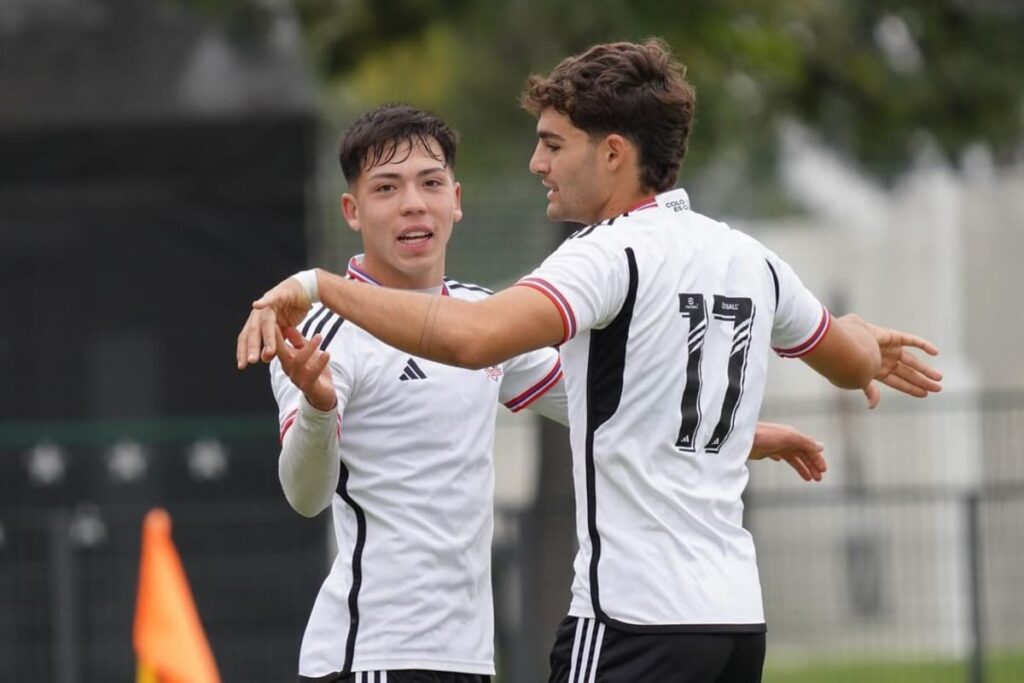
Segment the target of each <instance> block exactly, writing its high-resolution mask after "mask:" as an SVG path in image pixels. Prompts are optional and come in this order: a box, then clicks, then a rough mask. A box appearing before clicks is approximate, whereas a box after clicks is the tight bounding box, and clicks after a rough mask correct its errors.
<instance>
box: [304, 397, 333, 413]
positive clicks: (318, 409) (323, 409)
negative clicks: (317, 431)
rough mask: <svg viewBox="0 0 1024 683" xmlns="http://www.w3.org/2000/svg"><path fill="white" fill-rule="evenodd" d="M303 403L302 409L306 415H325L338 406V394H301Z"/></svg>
mask: <svg viewBox="0 0 1024 683" xmlns="http://www.w3.org/2000/svg"><path fill="white" fill-rule="evenodd" d="M302 398H303V405H302V408H304V410H303V411H302V412H303V413H305V414H306V415H314V416H316V417H326V416H328V415H330V414H331V413H333V412H334V409H335V408H337V407H338V396H337V395H336V394H334V393H333V392H332V393H331V394H330V396H326V395H325V396H316V395H313V396H310V395H309V394H305V393H304V394H302Z"/></svg>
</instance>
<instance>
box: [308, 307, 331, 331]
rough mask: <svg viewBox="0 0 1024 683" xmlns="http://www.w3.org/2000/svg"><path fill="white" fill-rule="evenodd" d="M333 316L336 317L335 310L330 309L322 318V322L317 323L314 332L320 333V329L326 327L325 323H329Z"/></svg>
mask: <svg viewBox="0 0 1024 683" xmlns="http://www.w3.org/2000/svg"><path fill="white" fill-rule="evenodd" d="M333 317H334V311H330V312H329V313H328V314H327V315H325V316H324V317H323V318H321V319H320V322H318V323H317V324H316V327H315V328H314V329H313V334H320V331H321V330H323V329H324V325H326V324H327V321H328V320H330V319H331V318H333Z"/></svg>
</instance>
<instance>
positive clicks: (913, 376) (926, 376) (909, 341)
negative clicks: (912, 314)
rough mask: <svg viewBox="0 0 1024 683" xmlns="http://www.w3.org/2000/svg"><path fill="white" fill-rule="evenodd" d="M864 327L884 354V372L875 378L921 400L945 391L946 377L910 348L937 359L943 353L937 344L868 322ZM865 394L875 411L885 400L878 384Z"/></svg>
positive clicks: (865, 388) (869, 406)
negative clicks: (940, 352) (942, 381)
mask: <svg viewBox="0 0 1024 683" xmlns="http://www.w3.org/2000/svg"><path fill="white" fill-rule="evenodd" d="M864 324H865V326H867V328H868V330H870V331H871V333H872V334H873V335H874V336H875V340H876V341H877V342H878V349H879V351H881V354H882V368H881V370H879V372H878V374H877V375H875V379H876V380H878V381H879V382H881V383H882V384H885V385H888V386H890V387H892V388H893V389H895V390H896V391H900V392H903V393H904V394H909V395H910V396H914V397H917V398H925V397H926V396H928V394H929V393H936V392H939V391H942V385H941V384H939V382H940V381H941V380H942V373H941V372H939V371H938V370H936V369H935V368H933V367H932V366H930V365H929V364H928V363H925V362H924V361H923V360H921V359H920V358H918V357H917V356H915V355H914V354H912V353H911V352H910V351H909V350H908V349H907V348H906V347H914V348H918V349H921V350H922V351H924V352H925V353H927V354H928V355H929V356H937V355H938V354H939V350H938V349H937V348H936V347H935V345H934V344H932V343H931V342H929V341H928V340H926V339H922V338H921V337H918V336H916V335H913V334H907V333H906V332H900V331H899V330H894V329H891V328H888V327H879V326H878V325H872V324H871V323H867V322H865V323H864ZM863 391H864V395H865V396H866V397H867V399H868V408H874V407H875V406H877V405H878V403H879V401H881V399H882V395H881V392H880V391H879V389H878V386H877V385H876V384H875V383H874V382H869V383H868V385H867V386H866V387H864V389H863Z"/></svg>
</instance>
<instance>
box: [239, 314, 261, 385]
mask: <svg viewBox="0 0 1024 683" xmlns="http://www.w3.org/2000/svg"><path fill="white" fill-rule="evenodd" d="M260 346H261V341H260V313H259V312H258V311H250V312H249V317H248V318H247V319H246V321H245V325H243V326H242V331H241V332H240V333H239V334H238V343H237V346H236V347H235V359H236V360H237V361H238V369H239V370H244V369H245V367H246V366H247V365H254V364H255V363H256V362H257V361H259V358H260Z"/></svg>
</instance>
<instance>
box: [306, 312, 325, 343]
mask: <svg viewBox="0 0 1024 683" xmlns="http://www.w3.org/2000/svg"><path fill="white" fill-rule="evenodd" d="M327 310H328V308H327V307H326V306H320V309H319V310H318V311H317V312H316V313H314V314H313V315H311V316H310V317H309V319H307V320H306V324H305V325H303V326H302V336H303V337H306V338H307V339H308V338H309V328H310V327H311V326H312V325H313V321H314V320H316V319H317V318H319V317H320V316H321V315H323V313H324V311H327Z"/></svg>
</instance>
